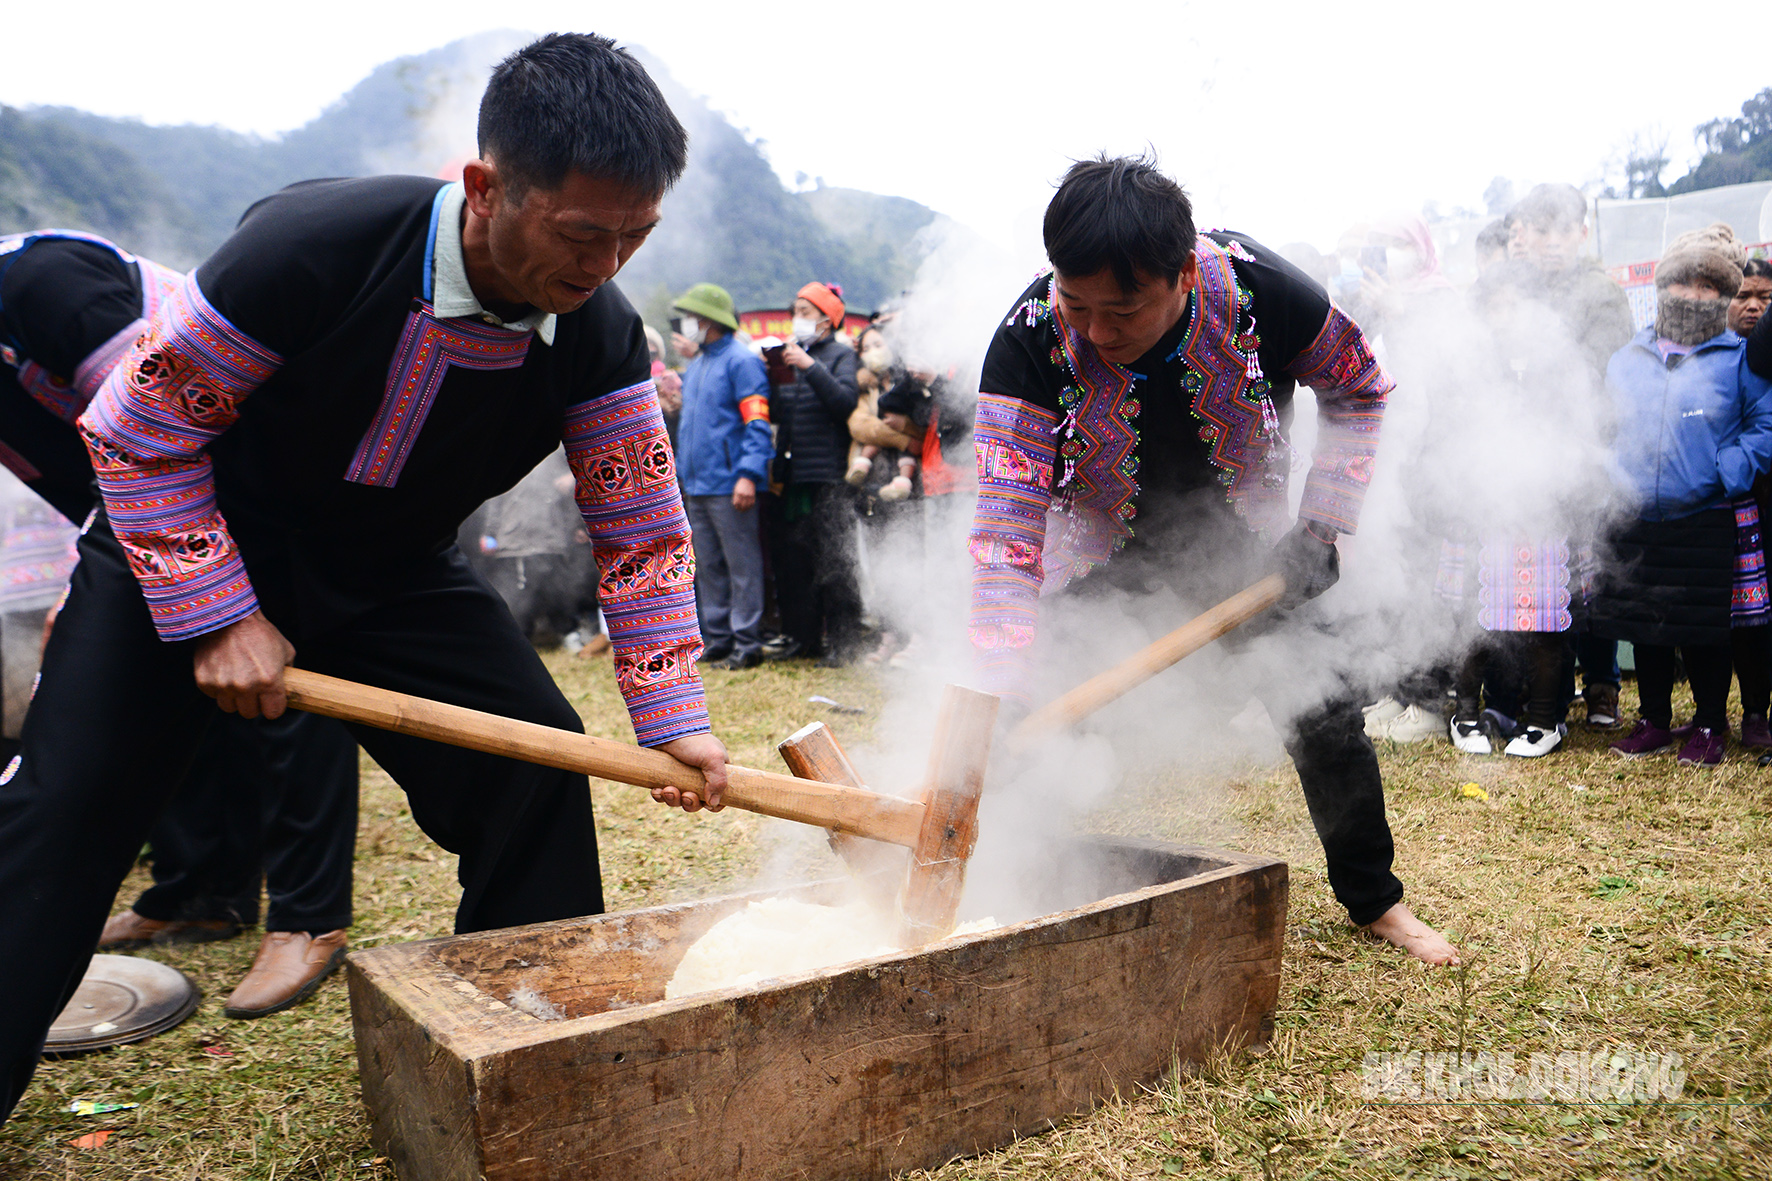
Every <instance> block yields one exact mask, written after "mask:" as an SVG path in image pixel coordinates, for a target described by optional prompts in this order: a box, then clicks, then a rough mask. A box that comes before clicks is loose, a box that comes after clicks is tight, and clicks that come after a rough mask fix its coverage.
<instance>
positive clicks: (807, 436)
mask: <svg viewBox="0 0 1772 1181" xmlns="http://www.w3.org/2000/svg"><path fill="white" fill-rule="evenodd" d="M806 351H807V352H808V353H809V354H811V356H812V361H813V364H812V367H811V368H810V369H796V370H794V374H795V379H794V380H793V381H791V382H789V383H788V384H786V385H780V386H777V387H775V393H774V394H772V395H771V396H770V398H769V417H770V419H771V420H773V421H774V422H775V423H776V426H777V429H778V431H779V434H778V435H777V437H776V450H777V451H778V452H779V453H780V454H781V456H782V458H784V459H786V460H787V465H786V466H787V479H786V482H787V483H789V484H841V483H842V482H843V473H844V472H845V471H847V470H848V467H849V416H850V414H852V413H854V411H855V403H856V399H857V398H859V397H860V395H861V388H860V387H859V386H858V385H857V384H856V381H855V371H856V370H857V369H858V368H859V367H860V364H861V362H860V361H859V359H858V358H857V357H856V355H855V350H854V349H852V348H850V347H849V346H848V345H846V344H844V343H843V342H842V341H840V340H838V339H837V338H836V337H835V336H827V337H825V338H824V339H823V340H820V341H816V342H815V343H814V344H813V345H812V346H811V347H810V348H808V349H807V350H806Z"/></svg>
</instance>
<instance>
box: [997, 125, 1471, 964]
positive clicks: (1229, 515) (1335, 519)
mask: <svg viewBox="0 0 1772 1181" xmlns="http://www.w3.org/2000/svg"><path fill="white" fill-rule="evenodd" d="M1045 238H1046V252H1047V255H1048V257H1049V258H1050V259H1051V261H1052V265H1053V267H1054V273H1053V274H1051V275H1047V276H1042V277H1041V278H1039V279H1037V280H1035V282H1034V283H1033V284H1032V285H1031V286H1030V287H1029V288H1028V289H1027V290H1026V291H1025V292H1023V293H1022V295H1021V296H1020V297H1019V298H1018V299H1017V301H1016V303H1015V305H1014V307H1013V309H1012V310H1011V312H1010V314H1009V317H1008V319H1007V320H1005V321H1004V323H1003V324H1002V326H1001V327H999V328H998V330H997V333H996V337H995V338H994V339H993V341H992V343H991V347H990V350H989V352H988V353H987V354H986V357H985V363H984V370H983V373H982V375H981V377H980V382H979V391H980V392H979V404H978V416H977V429H976V436H975V441H976V449H977V454H978V477H979V479H978V482H979V492H978V504H977V508H976V510H975V516H974V520H973V528H972V538H971V553H972V558H973V563H974V567H973V584H972V588H973V590H972V618H971V637H972V643H973V648H974V651H975V653H976V655H977V657H978V664H979V667H980V670H981V673H982V675H983V676H984V678H985V681H986V687H987V688H989V689H991V690H992V691H993V692H999V693H1002V694H1003V695H1004V696H1005V698H1007V699H1009V700H1010V701H1012V702H1013V701H1015V700H1017V699H1020V700H1023V701H1025V700H1026V698H1027V696H1028V685H1029V683H1030V676H1029V673H1030V671H1031V669H1030V664H1031V661H1030V656H1031V646H1032V644H1033V642H1034V639H1035V637H1036V634H1037V632H1038V628H1039V622H1040V620H1039V609H1038V600H1039V598H1040V596H1042V595H1053V594H1056V593H1059V592H1063V591H1066V589H1067V588H1071V589H1070V593H1071V594H1073V595H1090V594H1096V593H1100V591H1101V590H1102V589H1103V588H1104V587H1111V588H1115V589H1118V590H1121V591H1125V592H1130V593H1133V594H1137V595H1144V594H1149V593H1151V592H1153V591H1156V590H1158V589H1159V588H1161V587H1164V586H1177V587H1179V588H1181V589H1182V590H1183V591H1184V592H1185V593H1186V594H1188V595H1189V596H1190V597H1193V598H1195V599H1196V600H1198V601H1200V602H1201V603H1202V604H1203V603H1209V602H1213V601H1217V600H1218V599H1221V598H1223V597H1225V596H1226V595H1229V594H1230V593H1232V592H1233V591H1236V590H1239V589H1241V588H1242V587H1243V586H1245V585H1247V584H1249V583H1251V582H1253V581H1255V580H1256V579H1257V578H1258V577H1260V576H1261V575H1262V574H1263V573H1265V572H1267V571H1268V570H1269V569H1271V568H1273V567H1276V566H1277V567H1278V568H1279V569H1281V570H1282V571H1283V572H1284V573H1285V575H1286V581H1287V585H1288V593H1287V598H1286V599H1285V600H1284V601H1283V602H1282V607H1283V608H1285V609H1287V610H1288V611H1289V612H1290V614H1289V615H1288V617H1286V618H1283V619H1281V620H1270V621H1269V623H1268V626H1269V627H1273V628H1276V629H1285V634H1289V635H1292V636H1295V637H1297V639H1298V640H1299V641H1300V643H1299V650H1300V651H1308V650H1309V647H1310V636H1309V633H1310V632H1311V630H1312V628H1313V621H1311V620H1309V619H1308V618H1305V616H1306V615H1307V613H1305V612H1298V611H1296V608H1298V607H1300V606H1301V605H1302V604H1304V603H1305V602H1306V601H1307V600H1309V599H1312V598H1315V597H1316V596H1317V595H1320V594H1321V593H1322V592H1323V591H1325V590H1327V589H1328V588H1329V587H1330V586H1332V585H1333V584H1334V583H1335V581H1336V579H1337V578H1338V577H1339V565H1338V558H1337V553H1336V548H1335V541H1336V538H1337V536H1338V534H1339V533H1351V532H1352V531H1353V529H1354V526H1355V524H1356V523H1357V521H1358V517H1359V510H1360V505H1361V501H1362V498H1363V496H1364V493H1365V488H1366V484H1367V482H1368V481H1369V480H1370V478H1371V471H1372V458H1373V453H1374V451H1375V449H1376V446H1377V435H1378V426H1379V423H1380V421H1381V419H1382V416H1383V411H1384V398H1385V394H1386V393H1387V392H1388V391H1389V390H1390V389H1391V387H1392V384H1393V383H1392V382H1391V380H1390V378H1389V377H1388V376H1386V374H1385V373H1384V371H1383V369H1381V368H1380V367H1379V365H1378V363H1377V361H1376V360H1374V359H1373V357H1372V353H1371V351H1370V349H1368V348H1367V345H1366V341H1365V338H1364V337H1363V336H1362V335H1361V334H1360V330H1359V329H1358V328H1357V327H1356V326H1355V325H1354V324H1353V322H1352V321H1350V320H1349V319H1348V318H1347V317H1345V316H1344V315H1342V314H1341V313H1340V312H1339V311H1337V310H1336V309H1335V308H1334V307H1333V306H1332V305H1331V304H1330V302H1329V299H1328V297H1327V296H1326V295H1325V294H1324V293H1323V290H1322V288H1320V287H1318V286H1317V285H1316V284H1315V283H1313V282H1312V281H1311V280H1310V279H1308V278H1306V277H1305V276H1304V275H1303V274H1302V273H1301V272H1299V271H1298V270H1297V269H1296V268H1295V267H1293V266H1292V265H1291V264H1289V263H1287V262H1285V261H1284V260H1282V259H1281V258H1280V257H1279V256H1278V255H1275V254H1273V253H1272V252H1271V251H1268V250H1267V249H1266V248H1264V247H1262V246H1260V245H1259V244H1257V243H1255V242H1254V241H1252V240H1251V239H1249V238H1247V237H1246V236H1244V235H1241V234H1233V233H1229V232H1215V233H1211V234H1205V235H1196V234H1195V232H1194V224H1193V211H1192V208H1191V206H1190V204H1189V202H1188V199H1187V197H1186V195H1185V194H1184V193H1183V192H1182V191H1181V188H1180V186H1178V185H1177V184H1176V183H1175V182H1174V181H1172V180H1170V179H1169V178H1168V177H1166V176H1164V175H1163V174H1162V173H1160V172H1158V171H1157V170H1156V168H1155V167H1154V166H1152V165H1151V164H1149V163H1148V162H1146V161H1143V160H1128V159H1118V160H1110V159H1106V158H1103V159H1100V160H1092V161H1086V162H1083V163H1080V164H1077V165H1076V166H1075V167H1073V168H1072V169H1071V171H1070V172H1069V173H1068V174H1067V175H1066V177H1065V180H1064V183H1063V184H1062V185H1061V186H1060V187H1059V190H1058V193H1057V195H1055V196H1054V197H1053V199H1052V203H1051V205H1050V206H1048V208H1047V210H1046V219H1045ZM1300 382H1302V383H1304V384H1306V385H1310V386H1312V387H1313V388H1315V390H1316V392H1317V399H1318V406H1319V409H1320V419H1321V423H1320V431H1319V442H1318V447H1317V454H1316V457H1315V461H1314V463H1313V465H1312V467H1311V472H1310V476H1309V479H1308V481H1307V483H1306V486H1305V491H1304V496H1303V502H1302V504H1301V506H1300V509H1299V519H1298V521H1297V523H1296V525H1292V523H1291V521H1290V516H1291V513H1290V508H1289V505H1288V501H1287V494H1286V484H1287V476H1288V473H1289V469H1290V467H1291V463H1290V457H1291V449H1290V447H1289V446H1288V444H1287V442H1286V425H1287V423H1288V421H1289V420H1290V417H1291V411H1292V405H1291V402H1292V393H1293V391H1294V389H1295V387H1296V385H1297V383H1300ZM1311 671H1312V670H1310V669H1307V668H1304V667H1300V668H1298V669H1293V670H1288V673H1289V674H1291V675H1288V676H1286V677H1284V678H1283V679H1285V680H1286V681H1287V682H1288V683H1287V684H1285V685H1281V684H1278V683H1274V682H1276V681H1278V680H1279V679H1282V678H1278V677H1273V676H1270V677H1269V683H1266V684H1263V685H1260V686H1257V692H1258V693H1259V694H1261V696H1263V697H1264V698H1265V699H1266V700H1267V702H1268V704H1269V706H1270V713H1271V714H1272V715H1273V717H1274V720H1275V722H1276V723H1277V724H1278V725H1279V726H1280V727H1281V730H1282V733H1283V734H1284V735H1285V738H1286V748H1287V750H1288V752H1289V753H1290V754H1291V755H1292V758H1293V761H1294V763H1295V764H1296V765H1297V768H1298V774H1299V779H1300V781H1301V782H1302V784H1303V787H1304V794H1305V800H1306V802H1307V803H1308V805H1309V807H1310V812H1311V820H1312V822H1313V823H1314V824H1315V826H1316V829H1317V833H1318V835H1319V837H1320V838H1321V839H1322V842H1323V848H1324V853H1325V856H1326V860H1327V868H1328V877H1329V882H1330V885H1331V887H1332V888H1333V889H1334V891H1335V894H1336V897H1337V898H1338V899H1339V900H1340V901H1341V903H1342V904H1343V905H1344V906H1345V907H1346V908H1347V910H1348V914H1349V917H1350V918H1351V919H1352V920H1353V921H1354V922H1355V923H1356V924H1359V925H1361V926H1364V927H1367V928H1369V929H1370V930H1371V931H1372V932H1373V933H1374V934H1377V935H1380V936H1382V937H1383V938H1385V939H1387V940H1389V941H1390V942H1392V943H1395V944H1397V945H1398V946H1400V947H1402V948H1404V949H1405V950H1407V951H1409V952H1410V953H1411V954H1413V955H1415V956H1417V957H1418V958H1420V959H1422V960H1425V961H1427V962H1429V963H1449V962H1456V957H1457V952H1456V950H1455V949H1454V948H1453V947H1452V945H1451V944H1449V943H1448V942H1446V940H1445V939H1443V938H1441V937H1440V936H1439V935H1438V934H1437V933H1435V932H1434V931H1433V930H1432V929H1431V928H1429V927H1428V926H1427V925H1426V924H1425V923H1422V922H1421V921H1420V920H1419V919H1417V918H1415V916H1414V915H1413V914H1411V913H1410V912H1409V908H1408V907H1407V906H1405V905H1404V904H1403V900H1402V899H1403V885H1402V883H1401V882H1400V881H1398V880H1397V878H1396V875H1395V874H1393V873H1392V872H1391V859H1392V844H1391V835H1390V829H1389V826H1388V825H1387V824H1386V822H1385V815H1384V785H1383V782H1382V780H1381V779H1380V777H1379V769H1378V760H1377V757H1376V755H1375V754H1374V753H1373V750H1372V744H1371V742H1370V741H1369V740H1368V739H1367V738H1366V736H1365V733H1364V731H1363V727H1362V718H1361V715H1360V712H1359V710H1358V709H1357V708H1356V706H1355V704H1354V702H1353V700H1351V698H1350V694H1349V693H1348V692H1347V691H1346V687H1345V686H1338V685H1336V684H1335V681H1336V680H1337V678H1336V677H1335V675H1334V674H1333V673H1332V672H1330V673H1326V674H1321V673H1320V674H1319V677H1318V681H1317V684H1318V686H1319V687H1320V688H1322V689H1323V690H1324V691H1322V692H1317V693H1315V696H1314V699H1308V700H1300V699H1299V690H1298V688H1297V685H1298V684H1299V683H1310V682H1309V681H1307V680H1306V678H1307V676H1308V674H1309V673H1310V672H1311ZM1307 696H1309V695H1307Z"/></svg>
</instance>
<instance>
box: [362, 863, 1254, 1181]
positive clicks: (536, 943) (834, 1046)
mask: <svg viewBox="0 0 1772 1181" xmlns="http://www.w3.org/2000/svg"><path fill="white" fill-rule="evenodd" d="M1046 876H1047V878H1048V882H1047V883H1046V884H1045V885H1044V886H1042V887H1040V888H1041V889H1042V890H1044V895H1043V896H1040V897H1034V898H1029V899H1028V900H1027V901H1028V904H1029V908H1030V909H1031V910H1037V911H1038V912H1039V913H1041V914H1042V915H1043V917H1040V918H1036V919H1033V920H1030V921H1028V922H1023V923H1018V924H1015V925H1013V926H1009V927H1005V928H1002V929H999V930H996V931H991V932H987V933H984V934H981V935H973V936H965V937H960V938H955V939H951V940H948V941H946V942H942V943H937V944H933V945H931V946H929V947H927V948H923V949H920V950H917V951H914V952H903V953H899V954H896V955H892V956H887V957H883V958H878V959H873V960H866V961H860V962H857V963H853V964H848V965H844V966H841V967H837V968H832V969H827V970H824V971H820V972H812V973H804V974H800V975H796V976H787V977H782V978H779V979H775V980H770V981H765V982H763V983H760V984H757V985H753V986H748V987H743V988H732V989H725V990H721V991H717V992H708V993H702V994H699V995H696V996H690V997H683V998H680V999H678V1000H674V1001H666V1000H664V999H663V997H664V990H665V985H666V983H667V982H668V981H669V980H670V977H671V974H672V973H673V972H674V971H675V969H676V967H677V964H678V962H679V960H681V958H682V956H683V954H684V952H685V951H686V950H687V948H688V947H689V945H690V944H692V943H693V942H694V941H695V940H696V939H697V938H699V937H700V936H701V935H702V934H703V933H704V932H706V931H707V929H708V928H709V927H711V926H712V925H713V924H714V923H715V922H717V921H718V920H720V919H721V918H723V917H725V916H726V915H728V914H730V913H731V912H732V911H734V910H736V909H737V908H739V907H742V906H743V905H745V904H746V903H748V902H751V901H755V900H757V899H760V898H764V897H768V896H769V895H768V894H762V893H758V894H747V895H734V896H730V897H725V898H717V899H710V900H706V901H701V902H693V903H684V904H679V905H672V906H656V907H650V908H648V909H645V910H632V911H624V912H619V913H615V914H606V915H598V916H595V917H592V918H585V919H572V920H566V921H562V922H554V923H541V924H537V925H534V926H529V927H517V928H512V929H509V930H503V931H487V932H482V933H479V934H474V935H461V936H454V937H451V938H446V939H432V940H427V941H423V942H418V943H408V944H401V945H396V946H388V947H379V948H375V949H372V950H367V951H359V952H356V953H354V954H353V955H352V956H351V957H350V961H349V963H350V967H349V977H350V991H351V1010H352V1015H353V1019H354V1021H355V1025H356V1036H357V1056H358V1063H359V1066H360V1070H361V1077H362V1085H363V1096H364V1100H365V1102H366V1103H367V1105H368V1108H369V1113H370V1118H371V1121H372V1129H373V1136H374V1140H375V1143H376V1146H377V1149H378V1150H379V1151H381V1152H383V1153H385V1154H386V1155H388V1156H389V1157H391V1158H392V1159H393V1161H394V1162H395V1165H396V1167H397V1168H398V1170H399V1173H400V1176H401V1177H402V1178H405V1179H406V1181H474V1179H477V1178H481V1177H486V1178H493V1179H497V1181H506V1179H510V1181H516V1179H526V1181H527V1179H540V1178H575V1179H586V1181H589V1179H592V1178H612V1179H613V1178H620V1179H622V1181H630V1179H632V1178H642V1177H645V1178H651V1177H658V1178H666V1177H668V1178H672V1179H673V1181H694V1179H699V1178H707V1179H709V1181H712V1179H715V1178H718V1179H719V1181H730V1179H733V1178H754V1179H756V1181H764V1179H771V1181H773V1179H775V1178H784V1177H792V1178H808V1179H816V1178H844V1179H849V1178H868V1177H886V1176H888V1175H890V1174H891V1173H893V1172H895V1171H899V1170H905V1169H913V1168H921V1167H929V1166H934V1165H939V1164H941V1163H943V1162H945V1161H947V1160H950V1159H952V1158H954V1157H956V1156H964V1155H969V1154H972V1153H977V1152H982V1151H985V1150H987V1149H990V1148H994V1147H997V1146H1000V1145H1002V1144H1005V1143H1008V1142H1009V1141H1010V1140H1012V1139H1013V1138H1015V1137H1016V1136H1025V1135H1029V1134H1033V1133H1037V1132H1040V1131H1042V1130H1044V1129H1046V1128H1047V1127H1048V1126H1049V1125H1050V1123H1051V1121H1053V1120H1057V1119H1059V1118H1061V1117H1063V1116H1066V1115H1071V1114H1074V1113H1077V1112H1082V1111H1087V1110H1088V1109H1089V1108H1091V1107H1092V1106H1094V1105H1095V1104H1096V1103H1097V1102H1099V1101H1100V1100H1101V1099H1103V1098H1105V1097H1107V1096H1109V1095H1111V1094H1113V1093H1114V1092H1115V1091H1116V1090H1117V1091H1118V1092H1119V1093H1121V1094H1128V1093H1131V1092H1133V1091H1134V1090H1135V1084H1138V1083H1149V1082H1152V1081H1154V1080H1156V1079H1157V1078H1158V1077H1160V1076H1161V1075H1162V1074H1163V1073H1164V1072H1165V1071H1167V1070H1168V1069H1169V1068H1170V1067H1171V1066H1172V1064H1173V1063H1174V1062H1175V1061H1176V1060H1180V1061H1181V1062H1187V1063H1197V1062H1200V1061H1202V1060H1203V1059H1204V1058H1205V1057H1206V1056H1207V1055H1208V1054H1209V1053H1211V1052H1212V1050H1213V1049H1214V1048H1216V1047H1219V1046H1221V1045H1228V1046H1235V1045H1245V1044H1250V1043H1260V1042H1263V1041H1265V1040H1266V1038H1267V1036H1268V1033H1269V1031H1270V1029H1271V1027H1272V1021H1273V1013H1274V1005H1275V1002H1276V999H1277V997H1278V993H1279V982H1280V947H1281V940H1282V937H1283V933H1284V930H1285V918H1286V897H1287V872H1286V866H1285V865H1284V864H1283V863H1281V862H1278V861H1274V860H1271V859H1269V858H1264V857H1254V856H1247V855H1243V854H1238V853H1229V852H1222V851H1218V850H1212V849H1202V848H1190V847H1184V846H1178V845H1169V844H1162V843H1157V842H1151V841H1136V840H1129V839H1120V838H1090V839H1086V840H1079V841H1077V842H1076V844H1075V845H1074V847H1073V848H1072V849H1070V850H1069V851H1068V852H1067V851H1060V852H1058V853H1057V854H1055V856H1054V859H1053V872H1052V873H1051V874H1050V875H1046ZM849 888H850V887H849V884H848V883H847V882H827V883H819V884H815V885H812V886H807V887H802V888H800V889H796V890H793V891H783V892H780V893H781V894H785V895H787V896H791V897H795V898H800V899H803V900H808V901H820V902H824V901H828V902H833V903H834V902H837V901H839V900H840V899H841V896H842V895H843V894H844V892H845V891H847V890H848V889H849ZM527 990H533V991H534V993H536V994H538V995H539V997H540V998H541V1000H543V1001H545V1002H546V1003H547V1004H549V1005H552V1006H554V1007H555V1008H556V1009H558V1010H559V1011H560V1012H561V1013H563V1015H564V1016H563V1019H560V1020H548V1019H542V1018H539V1017H536V1016H532V1015H530V1013H529V1012H525V1011H522V1010H520V1009H518V1008H513V1007H512V1004H511V1001H512V998H513V995H514V994H518V993H519V992H520V991H521V993H522V995H523V996H524V998H525V1000H526V1002H527V1003H526V1008H529V1009H531V1010H533V1009H536V1008H538V1006H537V1005H535V1004H534V1003H533V1001H530V1000H529V999H528V991H527Z"/></svg>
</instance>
